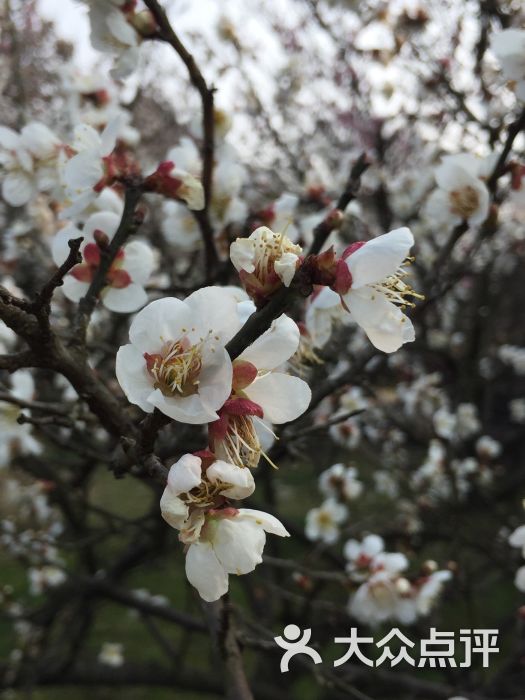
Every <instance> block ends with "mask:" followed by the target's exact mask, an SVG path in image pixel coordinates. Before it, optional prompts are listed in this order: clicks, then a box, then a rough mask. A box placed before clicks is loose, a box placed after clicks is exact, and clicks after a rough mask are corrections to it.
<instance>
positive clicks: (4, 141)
mask: <svg viewBox="0 0 525 700" xmlns="http://www.w3.org/2000/svg"><path fill="white" fill-rule="evenodd" d="M63 149H64V146H63V145H62V143H61V142H60V140H59V139H58V137H57V136H55V134H54V133H53V132H52V131H51V130H50V129H48V127H47V126H45V125H44V124H41V123H40V122H30V123H29V124H27V125H26V126H24V127H23V128H22V130H21V132H20V133H19V134H17V133H16V131H13V130H12V129H9V128H7V127H6V126H0V172H2V171H3V173H2V175H3V180H2V197H3V198H4V199H5V201H6V202H7V203H8V204H10V205H11V206H13V207H19V206H22V205H24V204H27V203H28V202H29V201H30V200H31V199H33V197H34V196H35V195H36V194H37V193H39V192H50V193H52V192H54V191H56V189H57V188H58V186H59V169H58V162H59V156H60V155H61V154H63V152H64V150H63Z"/></svg>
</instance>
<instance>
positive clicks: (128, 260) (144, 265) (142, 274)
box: [122, 241, 155, 285]
mask: <svg viewBox="0 0 525 700" xmlns="http://www.w3.org/2000/svg"><path fill="white" fill-rule="evenodd" d="M122 267H123V269H124V270H126V272H127V273H128V274H129V276H130V277H131V279H132V280H133V282H138V283H139V284H142V285H144V284H146V282H147V281H148V280H149V278H150V275H151V273H152V272H153V270H154V269H155V255H154V254H153V249H152V248H150V246H149V245H147V243H143V242H142V241H132V242H131V243H128V244H127V245H126V246H124V262H123V265H122Z"/></svg>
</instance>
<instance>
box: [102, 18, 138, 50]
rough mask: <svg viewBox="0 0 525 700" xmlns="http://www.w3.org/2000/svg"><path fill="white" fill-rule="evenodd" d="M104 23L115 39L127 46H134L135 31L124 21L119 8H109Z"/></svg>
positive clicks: (135, 40) (135, 42)
mask: <svg viewBox="0 0 525 700" xmlns="http://www.w3.org/2000/svg"><path fill="white" fill-rule="evenodd" d="M106 25H107V27H108V28H109V30H110V31H111V33H112V35H113V36H114V37H115V39H118V41H120V42H121V43H122V44H125V45H128V46H136V44H137V33H136V31H135V30H134V29H133V27H132V26H131V24H129V22H127V21H126V18H125V17H124V14H123V13H122V12H121V11H120V10H110V11H109V12H107V14H106Z"/></svg>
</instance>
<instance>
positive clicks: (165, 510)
mask: <svg viewBox="0 0 525 700" xmlns="http://www.w3.org/2000/svg"><path fill="white" fill-rule="evenodd" d="M160 511H161V513H162V517H163V518H164V520H165V521H166V522H167V523H168V524H169V525H171V527H174V528H175V529H176V530H180V529H181V528H182V527H183V526H184V523H185V522H186V520H187V519H188V506H187V505H186V504H185V503H184V502H183V501H182V500H181V499H180V498H177V496H176V494H175V493H173V491H172V490H171V489H169V488H165V489H164V492H163V494H162V497H161V499H160Z"/></svg>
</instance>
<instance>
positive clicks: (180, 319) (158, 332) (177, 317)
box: [129, 297, 194, 353]
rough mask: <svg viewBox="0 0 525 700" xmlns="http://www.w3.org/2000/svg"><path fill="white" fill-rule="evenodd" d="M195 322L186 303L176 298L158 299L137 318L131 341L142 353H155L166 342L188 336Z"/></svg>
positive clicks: (131, 331) (131, 327)
mask: <svg viewBox="0 0 525 700" xmlns="http://www.w3.org/2000/svg"><path fill="white" fill-rule="evenodd" d="M193 322H194V316H193V315H192V312H191V310H190V308H189V307H188V305H187V304H186V303H185V302H183V301H181V300H180V299H175V298H174V297H166V298H165V299H157V300H156V301H152V302H151V304H148V305H147V306H146V307H145V308H144V309H142V311H139V313H138V314H137V315H136V316H135V318H134V319H133V322H132V324H131V326H130V329H129V339H130V341H131V342H132V343H133V345H136V346H137V348H139V350H141V351H142V352H149V353H155V352H158V351H160V350H161V348H162V346H163V344H164V343H165V342H169V341H175V340H178V339H179V338H181V337H182V336H184V335H186V333H187V331H188V329H189V328H191V325H192V323H193Z"/></svg>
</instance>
